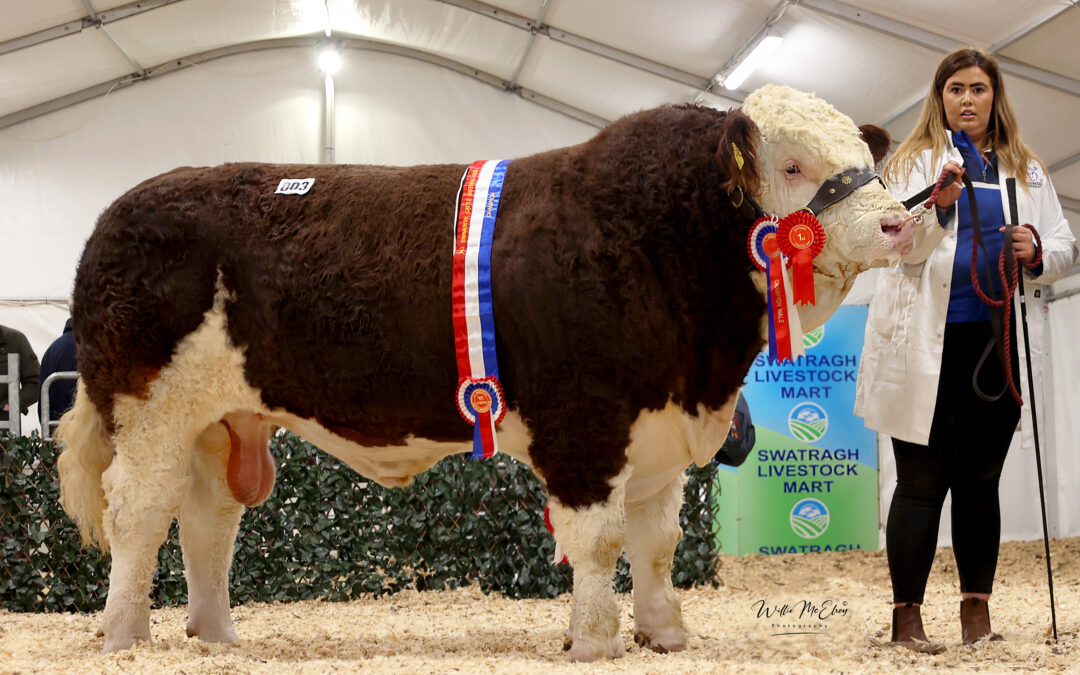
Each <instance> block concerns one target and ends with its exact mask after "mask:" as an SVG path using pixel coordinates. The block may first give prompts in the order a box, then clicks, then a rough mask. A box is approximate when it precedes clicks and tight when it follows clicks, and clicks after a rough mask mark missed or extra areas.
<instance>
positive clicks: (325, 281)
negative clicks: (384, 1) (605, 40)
mask: <svg viewBox="0 0 1080 675" xmlns="http://www.w3.org/2000/svg"><path fill="white" fill-rule="evenodd" d="M873 166H874V159H873V158H872V155H871V152H870V149H869V148H868V146H867V144H866V143H864V141H863V139H862V138H861V136H860V131H859V129H858V128H856V126H855V124H854V123H853V122H852V121H851V120H850V119H849V118H847V117H845V116H844V115H842V114H840V113H839V112H838V111H836V110H835V109H834V108H833V107H831V106H829V105H828V104H826V103H825V102H823V101H821V100H820V99H818V98H816V97H814V96H811V95H809V94H805V93H801V92H797V91H795V90H792V89H789V88H786V87H775V86H770V87H766V88H763V89H761V90H759V91H757V92H755V93H753V94H752V95H750V96H749V97H748V98H747V99H746V101H745V103H744V105H743V106H742V107H741V109H737V110H732V111H728V112H721V111H717V110H713V109H709V108H705V107H698V106H691V105H683V106H665V107H661V108H658V109H654V110H647V111H644V112H640V113H636V114H632V115H629V116H627V117H624V118H622V119H620V120H618V121H616V122H614V123H613V124H611V125H610V126H609V127H607V128H606V129H604V130H602V131H601V132H600V133H599V134H597V135H596V136H595V137H594V138H592V139H591V140H589V141H587V142H584V143H582V144H580V145H576V146H572V147H567V148H562V149H557V150H552V151H549V152H543V153H540V154H536V155H532V156H528V157H524V158H520V159H516V160H514V161H513V162H511V163H510V164H509V166H508V169H507V171H506V177H505V187H504V189H503V193H502V197H501V205H500V206H499V211H498V224H497V227H496V228H495V233H494V239H493V243H492V249H491V250H492V258H491V276H492V288H493V291H492V293H493V309H494V316H495V319H496V323H495V330H496V344H497V348H498V355H499V356H498V359H499V368H500V377H501V383H502V387H503V393H504V396H505V405H506V408H507V414H506V416H505V418H504V419H503V420H502V422H501V424H500V425H499V427H498V430H497V434H496V436H497V440H498V443H499V447H500V449H501V451H502V452H504V453H506V454H508V455H510V456H511V457H513V458H515V459H516V460H518V461H521V462H524V463H526V464H527V465H529V466H530V467H531V468H532V469H533V470H534V471H535V472H536V474H537V475H538V476H539V477H540V479H541V480H542V481H543V483H544V485H545V487H546V490H547V492H548V494H549V499H550V502H549V504H550V516H551V521H552V523H553V526H554V533H555V537H556V539H557V542H558V544H559V545H560V547H561V549H562V551H563V552H564V553H565V554H566V556H567V557H568V558H569V561H570V563H571V564H572V565H573V570H574V575H573V577H574V589H573V603H572V610H571V616H570V622H569V630H568V632H567V636H566V638H567V639H566V644H567V646H568V648H569V649H570V656H571V657H572V658H574V659H578V660H593V659H598V658H604V657H617V656H620V655H621V654H622V653H623V651H624V645H623V641H622V639H621V637H620V634H619V626H618V615H617V611H616V604H615V598H614V595H613V591H612V583H611V581H612V575H613V572H614V568H615V564H616V561H617V560H618V558H619V557H620V555H621V554H622V553H623V552H624V551H625V552H626V554H627V557H628V559H629V562H630V566H631V572H632V576H633V589H634V590H633V594H634V598H633V601H634V622H635V627H634V638H635V640H636V641H637V642H638V643H639V644H640V645H643V646H644V647H647V648H650V649H653V650H656V651H660V652H667V651H675V650H680V649H683V648H684V647H685V645H686V631H685V629H684V627H683V621H682V615H681V610H680V606H679V600H678V597H677V596H676V594H675V592H674V590H673V588H672V582H671V569H672V558H673V555H674V551H675V546H676V543H677V542H678V540H679V539H680V537H681V535H682V532H681V530H680V528H679V524H678V513H679V508H680V505H681V501H682V485H683V482H684V480H685V479H684V472H685V469H686V468H687V467H688V466H689V465H690V464H691V463H692V462H697V463H698V464H701V465H704V464H705V463H706V462H707V461H708V460H709V459H710V458H711V457H712V455H713V453H714V452H715V451H716V449H717V448H719V447H720V445H721V444H722V442H723V440H724V438H725V437H726V435H727V431H728V426H729V422H730V420H731V416H732V410H733V407H734V405H735V401H736V397H737V393H738V390H739V388H740V386H741V383H742V380H743V378H744V377H745V375H746V373H747V371H748V369H749V367H750V364H751V362H752V360H753V359H754V356H755V355H756V354H757V353H758V352H759V351H760V349H761V348H762V344H763V320H762V318H763V315H764V313H765V307H766V303H765V300H764V299H763V289H764V281H763V278H762V274H761V273H760V272H758V271H757V270H756V269H755V268H754V267H753V266H752V265H751V264H750V260H749V258H748V255H747V244H746V242H747V235H748V231H749V228H750V227H751V225H752V224H753V223H754V221H755V219H756V218H757V217H758V210H757V209H758V208H760V209H763V210H764V211H766V212H769V213H775V214H781V215H782V214H786V213H789V212H792V211H795V210H797V209H799V208H800V207H802V206H804V205H806V204H807V203H808V202H809V201H810V200H811V198H812V197H813V196H814V194H815V193H816V192H817V191H818V190H819V187H820V186H821V184H822V183H823V182H824V181H825V180H826V179H828V178H829V177H830V176H834V175H836V174H839V173H841V172H844V171H846V170H849V169H863V170H867V171H869V170H872V168H873ZM464 168H465V167H463V166H454V165H438V166H415V167H382V166H283V165H271V164H227V165H224V166H218V167H211V168H190V167H185V168H180V169H176V170H174V171H172V172H170V173H167V174H164V175H162V176H158V177H156V178H152V179H150V180H148V181H146V182H144V183H142V184H140V185H138V186H137V187H135V188H134V189H132V190H131V191H129V192H128V193H127V194H125V195H123V196H122V197H120V198H119V199H118V200H117V201H116V202H115V203H113V204H112V205H111V206H110V207H108V208H107V209H106V210H105V211H104V213H103V214H102V215H101V217H100V218H99V220H98V222H97V225H96V228H95V230H94V232H93V234H92V235H91V237H90V238H89V240H88V242H87V244H86V248H85V251H84V252H83V255H82V258H81V260H80V263H79V267H78V271H77V275H76V280H75V287H74V294H73V306H72V309H73V312H72V313H73V320H74V333H75V338H76V341H77V345H78V360H79V366H80V369H81V373H82V378H81V380H80V382H79V385H78V394H77V400H76V403H75V406H74V409H73V410H71V411H70V412H69V413H68V414H66V415H65V416H64V418H63V419H62V421H61V423H60V427H59V430H58V437H59V439H60V442H61V443H62V444H63V446H64V448H65V449H64V451H63V453H62V455H61V457H60V460H59V473H60V479H61V500H62V503H63V506H64V508H65V509H66V511H67V513H68V514H70V515H71V516H72V518H73V519H74V520H75V521H76V523H77V524H78V525H79V527H80V530H81V532H82V535H83V537H84V539H85V540H86V541H87V542H92V543H95V544H97V545H98V546H100V547H102V549H103V550H111V555H112V564H111V571H110V574H109V593H108V599H107V602H106V606H105V610H104V613H103V616H102V634H103V635H104V649H105V650H106V651H113V650H120V649H124V648H127V647H129V646H131V645H133V644H134V643H136V642H139V641H150V639H151V635H150V625H149V609H150V601H149V591H150V586H151V579H152V576H153V571H154V568H155V564H156V559H157V549H158V548H159V546H160V545H161V544H162V542H163V541H164V539H165V537H166V534H167V531H168V529H169V526H170V524H171V523H172V521H173V519H174V518H178V519H179V525H180V539H181V544H182V547H183V557H184V565H185V575H186V577H187V583H188V600H189V618H188V621H187V634H188V635H189V636H198V637H199V638H201V639H203V640H207V641H214V642H235V641H236V639H237V634H236V631H235V630H234V627H233V623H232V619H231V616H230V611H229V591H228V580H229V568H230V566H231V563H232V551H233V544H234V541H235V538H236V534H237V529H238V524H239V521H240V517H241V514H242V512H243V511H244V509H245V508H246V507H252V506H255V505H257V504H259V503H260V502H261V501H263V500H264V499H265V498H266V497H267V495H268V494H269V492H270V491H271V489H272V487H273V483H274V464H273V458H272V457H271V455H270V454H269V452H268V450H267V439H268V438H269V436H270V435H271V434H272V433H273V431H274V429H276V428H277V427H285V428H287V429H290V430H292V431H293V432H295V433H297V434H298V435H300V436H302V437H303V438H305V439H307V440H309V441H311V442H312V443H314V444H315V445H317V446H318V447H320V448H321V449H323V450H324V451H326V452H328V453H330V454H332V455H334V456H335V457H337V458H339V459H340V460H342V461H343V462H344V463H346V464H348V465H349V466H350V467H352V468H353V469H355V470H356V471H358V472H359V473H361V474H363V475H364V476H367V477H369V478H371V479H373V480H375V481H377V482H379V483H380V484H382V485H384V486H401V485H406V484H408V483H409V482H410V480H411V478H412V477H413V476H414V475H416V474H417V473H419V472H422V471H424V470H426V469H428V468H429V467H431V466H432V465H433V464H434V463H435V462H437V461H438V460H439V459H441V458H443V457H445V456H447V455H450V454H452V453H459V452H465V451H468V450H469V448H470V439H471V438H472V436H473V430H472V428H471V427H470V425H469V424H468V423H466V422H465V421H464V420H463V419H462V417H461V416H460V415H459V412H458V410H457V409H456V407H455V404H454V397H455V387H456V385H457V383H458V374H457V370H456V365H455V354H454V349H455V347H454V345H455V342H454V335H453V325H452V323H453V322H452V321H451V314H450V312H451V310H450V307H451V275H452V272H451V253H452V249H453V240H454V233H453V228H452V226H451V224H452V223H453V222H454V218H455V214H454V211H453V209H454V205H455V194H456V193H457V191H458V188H459V185H460V181H461V176H462V172H463V169H464ZM301 178H302V179H304V180H303V181H293V184H294V186H298V185H301V184H302V185H303V187H304V188H305V189H306V192H305V193H304V194H280V193H278V192H277V191H276V190H275V186H278V185H279V184H280V183H281V181H282V180H283V179H301ZM308 179H314V180H313V181H312V182H310V184H309V181H308ZM286 192H287V191H286ZM906 215H907V214H906V212H905V211H904V209H903V208H902V207H901V205H900V204H899V203H897V202H896V201H894V200H893V199H892V198H891V197H889V195H888V194H887V193H886V191H885V190H884V188H883V187H882V186H881V185H880V184H878V183H877V182H870V183H868V184H866V185H863V186H862V187H859V188H858V189H857V190H854V192H852V193H851V194H850V195H849V196H848V197H847V198H846V199H843V200H842V201H840V202H838V203H836V204H834V205H832V206H830V207H829V208H827V209H825V210H824V211H822V212H821V214H820V220H821V223H822V226H823V228H824V231H825V233H826V235H827V241H826V244H825V247H824V249H823V250H822V251H821V253H820V255H819V256H818V257H817V258H815V259H814V268H813V272H814V275H815V282H816V303H815V304H813V305H806V306H803V307H802V308H801V309H800V313H801V314H802V320H803V325H804V326H806V327H812V326H814V325H817V324H819V323H821V322H822V321H824V319H825V318H826V317H827V316H828V315H829V314H830V313H831V312H832V311H834V310H835V308H836V307H837V306H838V305H839V304H840V302H841V300H842V299H843V297H844V295H845V294H846V293H847V292H848V290H849V289H850V288H851V284H852V282H853V280H854V278H855V276H856V275H857V274H858V273H859V272H861V271H864V270H865V269H867V268H868V267H870V266H879V265H884V264H888V263H892V262H894V261H896V260H898V259H900V258H901V256H902V255H904V254H905V253H907V252H909V251H910V250H911V249H912V246H913V244H914V240H915V239H916V238H917V236H919V235H920V234H921V233H919V232H915V231H914V230H915V229H916V226H914V225H912V226H908V227H902V226H901V225H902V223H903V221H904V218H905V216H906Z"/></svg>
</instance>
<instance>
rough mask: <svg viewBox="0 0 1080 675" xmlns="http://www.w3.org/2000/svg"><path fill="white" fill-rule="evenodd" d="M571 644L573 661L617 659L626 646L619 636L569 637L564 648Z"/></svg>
mask: <svg viewBox="0 0 1080 675" xmlns="http://www.w3.org/2000/svg"><path fill="white" fill-rule="evenodd" d="M567 644H569V651H570V660H571V661H583V662H588V661H599V660H600V659H617V658H619V657H621V656H622V655H623V654H624V653H625V652H626V648H625V647H623V643H622V640H620V639H619V637H618V636H615V637H610V638H602V639H599V640H597V639H594V638H586V637H578V638H576V639H574V638H570V637H567V638H566V642H564V643H563V645H564V648H566V645H567Z"/></svg>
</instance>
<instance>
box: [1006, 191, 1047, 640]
mask: <svg viewBox="0 0 1080 675" xmlns="http://www.w3.org/2000/svg"><path fill="white" fill-rule="evenodd" d="M1005 189H1006V191H1007V192H1008V196H1009V217H1010V218H1011V219H1012V225H1011V227H1016V226H1017V225H1019V224H1020V223H1019V220H1020V218H1019V216H1018V213H1017V208H1016V179H1015V178H1008V179H1006V181H1005ZM1006 255H1008V253H1006ZM1016 276H1017V290H1018V291H1019V292H1020V322H1021V324H1023V327H1024V359H1025V362H1026V363H1027V381H1028V402H1030V403H1031V431H1032V435H1033V436H1034V438H1035V467H1036V471H1037V472H1038V475H1039V506H1040V507H1041V508H1042V526H1043V545H1044V546H1045V548H1046V581H1047V584H1049V587H1050V622H1051V624H1052V625H1053V629H1054V641H1055V642H1056V641H1057V639H1058V634H1057V611H1056V610H1055V608H1054V573H1053V571H1052V568H1051V566H1050V535H1049V533H1048V531H1047V528H1046V492H1045V489H1044V488H1043V471H1042V453H1041V452H1040V450H1039V422H1038V418H1037V417H1036V415H1035V413H1036V410H1035V380H1034V378H1033V377H1032V375H1031V346H1030V343H1029V342H1028V323H1027V301H1026V299H1025V297H1024V275H1023V274H1022V273H1017V275H1016Z"/></svg>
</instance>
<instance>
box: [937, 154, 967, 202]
mask: <svg viewBox="0 0 1080 675" xmlns="http://www.w3.org/2000/svg"><path fill="white" fill-rule="evenodd" d="M945 171H949V172H951V173H953V174H955V175H956V180H954V181H953V182H952V183H951V184H949V186H948V187H943V188H941V192H939V193H938V200H937V205H938V208H942V209H947V208H949V207H950V206H952V205H953V204H955V203H956V200H957V199H960V191H961V190H963V189H964V184H963V183H961V182H960V176H963V175H964V167H962V166H960V165H959V164H957V163H956V162H954V161H952V160H950V161H948V162H945V168H944V169H942V172H945Z"/></svg>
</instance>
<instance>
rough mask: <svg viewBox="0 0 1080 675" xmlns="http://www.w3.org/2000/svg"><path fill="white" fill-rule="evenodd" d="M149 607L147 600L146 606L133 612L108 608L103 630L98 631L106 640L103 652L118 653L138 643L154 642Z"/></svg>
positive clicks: (103, 619)
mask: <svg viewBox="0 0 1080 675" xmlns="http://www.w3.org/2000/svg"><path fill="white" fill-rule="evenodd" d="M149 605H150V602H149V598H147V602H146V606H144V607H136V608H135V609H134V610H133V611H118V610H115V609H112V610H110V609H109V608H108V607H106V608H105V613H104V615H103V616H102V617H101V628H100V629H99V630H98V633H99V634H100V635H102V636H103V637H104V638H105V645H104V646H103V647H102V651H104V652H106V653H108V652H118V651H121V650H124V649H129V648H131V647H133V646H135V643H137V642H145V643H147V644H149V643H151V642H153V640H152V639H151V638H150V606H149ZM125 609H126V608H125Z"/></svg>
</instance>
